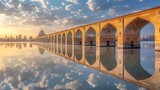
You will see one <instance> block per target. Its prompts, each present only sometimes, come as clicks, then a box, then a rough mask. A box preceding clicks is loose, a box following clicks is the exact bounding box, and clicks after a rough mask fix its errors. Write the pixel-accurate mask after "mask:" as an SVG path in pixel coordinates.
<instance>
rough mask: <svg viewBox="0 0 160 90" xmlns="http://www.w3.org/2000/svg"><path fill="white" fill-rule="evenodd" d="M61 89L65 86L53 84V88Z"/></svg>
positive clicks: (55, 89)
mask: <svg viewBox="0 0 160 90" xmlns="http://www.w3.org/2000/svg"><path fill="white" fill-rule="evenodd" d="M63 89H65V87H64V86H63V85H59V84H57V85H55V86H54V90H63Z"/></svg>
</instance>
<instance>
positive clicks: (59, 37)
mask: <svg viewBox="0 0 160 90" xmlns="http://www.w3.org/2000/svg"><path fill="white" fill-rule="evenodd" d="M58 44H61V34H58Z"/></svg>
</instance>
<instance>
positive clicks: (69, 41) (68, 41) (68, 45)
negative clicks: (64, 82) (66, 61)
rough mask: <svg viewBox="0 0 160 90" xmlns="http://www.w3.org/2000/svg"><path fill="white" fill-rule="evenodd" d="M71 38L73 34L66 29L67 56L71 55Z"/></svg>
mask: <svg viewBox="0 0 160 90" xmlns="http://www.w3.org/2000/svg"><path fill="white" fill-rule="evenodd" d="M72 38H73V35H72V31H68V32H67V55H68V57H69V58H71V57H72V43H73V41H72Z"/></svg>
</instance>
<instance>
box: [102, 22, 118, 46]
mask: <svg viewBox="0 0 160 90" xmlns="http://www.w3.org/2000/svg"><path fill="white" fill-rule="evenodd" d="M116 32H117V28H116V27H115V26H113V25H112V24H110V23H108V24H106V25H105V26H104V27H103V28H102V29H101V30H100V46H115V45H116V44H115V43H116V40H117V37H116Z"/></svg>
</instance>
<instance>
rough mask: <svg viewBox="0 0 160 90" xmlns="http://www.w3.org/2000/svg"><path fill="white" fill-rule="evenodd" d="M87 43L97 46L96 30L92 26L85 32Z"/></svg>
mask: <svg viewBox="0 0 160 90" xmlns="http://www.w3.org/2000/svg"><path fill="white" fill-rule="evenodd" d="M85 45H87V46H95V45H96V31H95V29H93V28H92V27H90V28H89V29H88V30H87V32H86V34H85Z"/></svg>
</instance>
